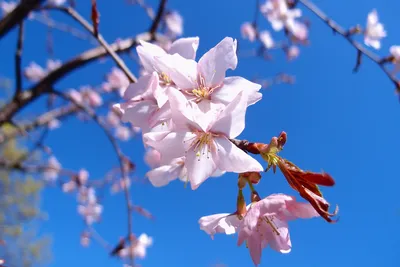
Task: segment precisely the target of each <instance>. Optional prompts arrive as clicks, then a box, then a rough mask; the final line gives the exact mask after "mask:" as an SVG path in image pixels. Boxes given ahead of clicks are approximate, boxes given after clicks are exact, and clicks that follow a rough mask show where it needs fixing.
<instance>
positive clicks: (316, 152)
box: [0, 0, 400, 267]
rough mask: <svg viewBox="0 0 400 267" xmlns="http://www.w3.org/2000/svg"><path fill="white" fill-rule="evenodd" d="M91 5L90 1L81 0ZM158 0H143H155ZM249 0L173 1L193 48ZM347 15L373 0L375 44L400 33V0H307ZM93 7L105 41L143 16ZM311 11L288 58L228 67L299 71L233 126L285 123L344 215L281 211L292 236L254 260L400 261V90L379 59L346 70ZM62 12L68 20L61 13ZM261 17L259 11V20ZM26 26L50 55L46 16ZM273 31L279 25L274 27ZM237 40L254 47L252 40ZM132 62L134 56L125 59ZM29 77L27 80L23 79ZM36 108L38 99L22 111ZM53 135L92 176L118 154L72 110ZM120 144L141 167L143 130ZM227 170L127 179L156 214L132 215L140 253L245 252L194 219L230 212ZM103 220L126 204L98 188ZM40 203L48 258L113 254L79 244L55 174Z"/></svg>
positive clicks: (99, 68) (9, 55) (282, 186)
mask: <svg viewBox="0 0 400 267" xmlns="http://www.w3.org/2000/svg"><path fill="white" fill-rule="evenodd" d="M77 2H78V7H79V9H80V10H81V11H83V12H86V17H88V15H89V5H90V1H77ZM156 2H157V1H151V3H156ZM253 2H254V1H238V0H235V1H233V0H230V1H228V0H218V1H216V0H204V1H183V0H181V1H178V0H171V1H169V7H173V8H176V9H177V10H179V11H180V12H181V14H182V15H183V16H184V19H185V36H199V37H200V48H199V53H198V54H203V53H204V52H205V51H207V50H208V49H209V48H211V47H212V46H214V45H215V44H216V43H217V42H219V41H220V40H221V39H222V38H223V37H225V36H232V37H235V38H240V31H239V28H240V25H241V23H242V22H244V21H246V20H251V19H252V18H253V13H254V4H253ZM315 2H316V4H318V5H319V6H320V7H321V8H322V9H323V10H325V11H326V12H327V13H328V14H330V15H331V16H332V17H333V18H335V19H336V20H337V21H338V22H340V24H342V25H343V26H348V27H350V26H353V25H355V24H356V23H360V24H362V25H364V23H365V21H366V16H367V13H368V12H369V11H371V10H372V9H373V8H377V10H378V13H379V16H380V19H381V20H382V22H383V23H384V24H385V27H386V29H387V32H388V37H387V38H385V39H384V40H383V47H382V49H381V51H380V53H382V55H386V54H387V53H388V49H389V47H390V45H392V44H400V36H396V34H398V32H399V31H398V25H399V23H400V19H399V17H398V12H397V11H398V10H399V9H400V2H398V1H395V0H385V1H372V0H365V1H361V0H360V1H348V0H338V1H322V0H321V1H315ZM98 7H99V10H100V13H101V23H100V31H101V32H102V33H103V35H104V37H105V38H106V39H107V40H109V41H110V42H111V41H113V40H115V39H116V38H117V37H128V36H131V35H135V34H137V33H139V32H142V31H144V30H146V29H147V28H148V25H149V24H148V23H149V21H148V19H146V17H145V16H144V14H143V12H142V11H141V10H140V9H139V8H137V7H132V6H127V5H126V4H125V1H123V0H118V1H117V0H114V1H105V0H100V1H98ZM305 16H307V17H308V18H310V20H311V33H310V40H311V45H310V46H309V47H306V48H302V49H301V56H300V58H299V59H298V60H296V61H294V62H292V63H288V62H286V61H285V59H284V56H283V54H282V53H281V52H279V51H277V53H274V60H273V61H271V62H266V61H263V60H261V59H257V58H239V66H238V68H237V70H236V71H235V72H231V73H233V74H234V75H241V76H243V77H246V78H248V79H251V78H253V77H254V76H255V75H259V76H262V77H270V76H273V75H275V74H277V73H279V72H282V71H283V72H287V73H289V74H295V75H296V83H295V84H294V85H278V86H274V87H273V88H272V89H269V90H265V91H263V99H262V101H260V102H259V103H257V104H256V105H255V106H252V107H250V108H249V109H248V113H247V121H246V122H247V125H246V129H245V131H244V133H243V134H242V136H241V138H246V139H248V140H252V141H260V142H268V141H269V140H270V138H271V136H274V135H277V134H279V132H280V131H282V130H284V131H286V132H287V134H288V142H287V145H286V146H285V151H283V153H282V156H284V157H286V158H288V159H290V160H292V161H293V162H295V163H296V164H298V165H299V166H300V167H302V168H304V169H311V170H314V171H320V170H322V169H323V170H324V171H326V172H329V173H330V174H331V175H332V176H333V177H334V178H335V179H336V181H337V185H336V186H335V187H333V188H327V189H323V190H324V194H325V196H326V198H327V199H328V200H329V201H330V202H331V203H332V204H333V205H334V204H336V203H337V204H339V206H340V216H341V220H340V222H339V223H337V224H335V225H330V224H328V223H326V222H325V221H324V220H322V219H313V220H308V221H306V220H303V221H300V220H299V221H295V222H293V223H291V224H290V230H291V237H292V244H293V249H292V252H291V253H290V254H288V255H281V254H279V253H277V252H275V251H272V250H270V249H267V250H264V253H263V257H262V263H261V266H281V267H289V266H290V267H294V266H296V267H337V266H343V267H344V266H363V267H378V266H379V267H381V266H383V267H395V266H398V264H399V262H400V242H399V239H400V234H399V231H398V229H397V228H398V225H399V224H400V202H399V201H398V197H396V194H398V188H399V186H400V180H399V178H400V177H399V174H398V173H399V172H398V167H397V166H398V165H397V164H398V152H399V148H400V141H399V140H400V139H399V136H400V126H399V123H398V122H399V119H400V112H399V111H400V103H399V101H398V98H397V97H396V96H395V95H394V88H393V85H392V83H391V82H390V81H389V80H388V79H387V78H386V77H385V76H384V74H383V73H382V72H381V71H380V70H379V68H378V67H377V66H375V65H374V64H372V63H371V62H369V61H368V60H364V62H363V64H362V66H361V69H360V72H359V73H358V74H353V73H352V68H353V66H354V63H355V56H356V52H355V51H354V49H353V48H351V47H350V46H349V45H348V43H347V42H346V41H345V40H343V39H342V38H340V37H339V36H336V37H335V36H334V35H332V32H331V30H329V29H328V28H327V27H326V26H325V25H324V24H322V23H321V22H320V21H318V20H316V18H315V17H314V16H313V15H312V14H310V13H308V12H305ZM57 18H61V19H62V20H63V21H69V20H65V19H64V17H63V16H62V15H57ZM264 25H267V23H266V22H264ZM26 30H27V31H28V34H27V36H26V45H25V50H24V60H23V63H24V65H27V64H28V63H29V62H30V61H31V60H35V61H36V62H38V63H39V64H42V65H43V64H45V60H46V54H45V46H44V44H45V38H46V30H45V28H44V27H43V26H41V25H39V24H38V23H36V22H32V23H29V24H28V25H27V26H26ZM273 36H275V38H279V37H281V34H274V35H273ZM54 39H55V40H54V42H55V54H56V57H57V58H60V59H62V60H67V59H69V58H70V57H72V56H73V55H75V54H77V53H79V52H80V51H83V50H85V49H88V48H90V45H89V44H87V43H85V42H83V41H80V40H75V39H74V38H72V37H70V36H68V35H66V34H64V33H59V32H57V31H54ZM15 41H16V33H15V32H13V33H12V34H9V35H8V37H7V40H2V41H1V43H0V48H1V49H0V58H1V62H0V74H1V75H5V76H11V75H12V74H13V71H14V66H13V57H14V46H15ZM241 45H242V47H243V48H251V47H252V46H251V45H250V44H249V43H247V42H245V41H244V42H242V43H241ZM128 64H129V65H130V66H133V62H132V61H129V60H128ZM112 65H113V64H112V62H111V61H110V60H107V61H105V62H103V63H101V64H92V65H90V66H87V67H85V68H84V69H82V70H80V71H78V72H75V73H73V74H71V75H69V76H68V77H66V78H65V79H63V80H62V81H61V82H59V83H58V84H57V87H58V88H61V89H68V88H71V87H77V86H79V85H83V84H100V83H101V82H102V81H103V77H104V74H105V73H106V72H107V71H108V70H109V69H110V67H111V66H112ZM26 84H27V83H26ZM34 108H35V109H36V110H37V111H39V107H37V106H34V107H32V108H30V110H27V111H33V110H34ZM48 141H49V144H50V145H51V146H52V147H53V149H54V152H55V154H56V155H57V156H58V158H59V159H60V161H61V162H62V163H63V165H64V166H65V167H68V168H72V169H79V168H81V167H84V168H87V169H88V170H89V171H90V174H91V178H100V176H101V175H102V174H103V173H104V172H105V171H106V170H108V169H109V168H111V167H112V166H113V165H114V164H116V158H115V156H114V154H113V151H112V149H111V146H110V144H109V143H108V142H107V140H106V138H105V137H104V135H103V133H102V132H101V131H99V130H98V128H97V127H96V126H95V125H93V124H83V123H81V122H79V121H77V120H70V121H69V122H68V123H66V124H65V125H64V126H63V127H62V128H61V129H59V130H56V131H54V132H53V133H52V134H51V135H50V138H49V140H48ZM123 148H124V151H125V152H126V153H127V154H128V155H129V156H131V157H132V158H133V159H134V161H135V162H136V163H137V172H136V176H137V177H143V175H144V174H145V172H146V171H147V170H148V169H147V167H146V166H145V165H144V163H143V159H142V156H143V147H142V144H141V143H140V138H137V139H136V140H133V141H131V142H129V143H127V144H124V145H123ZM257 189H258V190H259V192H260V194H262V195H263V196H267V195H268V194H270V193H278V192H283V193H288V194H293V195H295V196H297V193H296V192H294V191H292V190H291V189H290V188H289V186H288V185H287V183H286V181H285V179H284V177H283V176H282V175H281V174H280V173H278V174H276V175H273V174H272V173H267V174H265V175H264V176H263V180H262V182H261V184H260V185H259V186H258V187H257ZM236 191H237V188H236V175H231V174H228V175H225V176H223V177H221V178H218V179H210V180H209V181H207V182H206V183H205V184H203V185H202V186H201V187H200V188H199V189H198V190H197V191H191V190H190V189H189V188H186V189H185V188H184V187H183V184H182V183H179V182H175V183H172V184H170V185H169V186H168V187H164V188H153V187H151V185H148V184H145V185H143V184H135V185H134V186H133V188H132V190H131V192H132V195H133V200H134V202H135V203H136V204H139V205H143V206H144V207H145V208H147V209H148V210H150V211H151V212H152V213H153V214H154V215H155V216H156V220H155V221H154V222H152V221H148V220H147V219H145V218H142V217H140V216H139V215H135V216H134V231H135V233H136V234H140V233H142V232H145V233H148V234H149V235H150V236H152V237H153V238H154V245H153V246H152V247H151V248H150V249H149V250H148V256H147V258H146V259H145V260H143V261H140V263H141V264H142V266H145V267H146V266H147V267H151V266H175V267H186V266H191V267H209V266H211V265H212V264H216V263H224V264H226V265H228V266H230V267H239V266H240V267H242V266H252V262H251V258H250V256H249V253H248V251H247V249H246V248H245V247H244V246H243V247H237V246H236V238H235V237H232V236H223V235H218V236H216V238H215V240H214V241H212V240H211V239H210V237H209V236H208V235H207V234H205V233H204V232H202V231H200V230H199V225H198V223H197V221H198V219H199V218H200V217H201V216H204V215H209V214H212V213H220V212H231V211H233V210H234V208H235V197H236ZM104 206H105V210H104V214H103V215H104V216H103V221H102V222H101V223H100V224H98V226H97V230H98V231H99V232H100V233H101V234H102V235H103V236H104V237H105V238H106V239H107V240H108V241H110V242H117V240H118V238H119V236H123V235H125V234H126V214H125V204H124V200H123V196H122V195H118V196H114V197H110V196H107V197H106V198H105V200H104ZM43 207H44V209H45V210H46V211H47V212H48V213H49V215H50V217H49V220H48V221H46V222H45V223H44V224H43V228H42V230H43V232H46V233H51V234H52V235H53V238H54V246H53V249H54V251H53V252H54V261H53V263H52V264H51V266H55V267H67V266H96V267H103V266H107V267H111V266H121V263H120V262H119V261H118V260H115V259H110V258H109V257H108V255H107V253H106V252H105V251H104V249H103V248H102V247H101V246H100V245H98V244H96V243H93V244H92V245H91V247H90V248H87V249H84V248H82V247H80V245H79V235H80V233H81V230H82V229H83V223H82V221H81V219H80V218H79V216H78V214H77V212H76V201H75V198H74V197H73V196H68V195H64V194H62V193H61V191H60V189H59V188H50V189H47V190H46V192H45V193H44V195H43Z"/></svg>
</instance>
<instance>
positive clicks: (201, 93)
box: [187, 72, 218, 103]
mask: <svg viewBox="0 0 400 267" xmlns="http://www.w3.org/2000/svg"><path fill="white" fill-rule="evenodd" d="M214 74H215V72H214ZM198 80H199V81H198V82H196V83H197V88H194V89H192V90H188V91H187V93H188V94H189V95H193V96H195V97H196V98H195V102H196V103H200V102H201V101H202V100H210V99H211V94H212V93H213V92H214V90H215V89H217V88H218V86H215V87H210V86H207V85H206V80H205V79H204V77H203V76H202V75H199V79H198Z"/></svg>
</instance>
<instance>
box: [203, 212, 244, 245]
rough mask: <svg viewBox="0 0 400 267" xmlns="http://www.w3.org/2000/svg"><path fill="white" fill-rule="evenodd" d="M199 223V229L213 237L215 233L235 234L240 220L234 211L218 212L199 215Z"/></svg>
mask: <svg viewBox="0 0 400 267" xmlns="http://www.w3.org/2000/svg"><path fill="white" fill-rule="evenodd" d="M199 224H200V229H201V230H203V231H204V232H206V233H207V234H209V235H210V236H211V238H212V239H214V235H215V234H216V233H225V234H227V235H231V234H235V233H236V231H237V229H238V227H239V225H240V220H239V217H238V215H237V214H235V213H219V214H213V215H209V216H204V217H201V218H200V220H199Z"/></svg>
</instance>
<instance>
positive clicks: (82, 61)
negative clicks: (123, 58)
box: [0, 32, 163, 126]
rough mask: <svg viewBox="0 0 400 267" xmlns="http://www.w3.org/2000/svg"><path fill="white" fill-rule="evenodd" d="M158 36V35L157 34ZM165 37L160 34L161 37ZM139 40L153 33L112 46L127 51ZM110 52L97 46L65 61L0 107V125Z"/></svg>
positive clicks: (115, 50) (117, 49)
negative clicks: (65, 79)
mask: <svg viewBox="0 0 400 267" xmlns="http://www.w3.org/2000/svg"><path fill="white" fill-rule="evenodd" d="M157 37H158V36H157ZM159 38H160V39H162V38H163V37H162V36H161V35H160V37H159ZM139 40H144V41H150V40H151V35H150V34H149V33H147V32H145V33H142V34H139V35H137V36H136V37H134V38H129V39H126V40H122V41H118V42H115V43H113V44H111V45H110V48H111V49H112V50H113V51H114V52H115V53H126V52H129V51H130V50H131V49H132V48H134V47H135V46H136V45H137V44H139ZM107 55H108V52H107V51H106V49H105V48H104V47H103V46H98V47H96V48H93V49H90V50H87V51H86V52H83V53H82V54H80V55H79V56H77V57H75V58H73V59H71V60H69V61H67V62H65V63H64V64H63V65H61V66H60V67H58V68H57V69H55V70H53V71H52V72H50V73H49V74H48V75H47V76H46V77H44V78H43V79H42V80H40V81H39V82H38V83H37V84H36V85H34V86H32V87H31V88H30V89H28V90H26V91H23V92H22V93H20V94H19V95H18V96H17V98H15V99H13V100H12V101H11V102H9V103H7V104H6V105H4V106H3V107H2V108H1V109H0V126H1V125H3V124H4V123H6V122H9V121H10V119H11V118H12V117H13V116H14V115H15V114H16V113H17V112H19V111H20V110H21V109H22V108H24V107H25V106H27V105H28V104H30V103H31V102H33V101H34V100H36V98H38V97H39V96H41V95H42V94H45V93H48V92H50V91H51V86H52V85H53V84H55V83H56V82H57V81H59V80H60V79H61V78H63V77H65V76H66V75H67V74H68V73H70V72H72V71H74V70H76V69H78V68H80V67H83V66H85V65H86V64H88V63H90V62H92V61H94V60H97V59H99V58H102V57H104V56H107Z"/></svg>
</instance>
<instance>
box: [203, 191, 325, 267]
mask: <svg viewBox="0 0 400 267" xmlns="http://www.w3.org/2000/svg"><path fill="white" fill-rule="evenodd" d="M257 200H258V201H254V202H252V203H251V204H250V205H248V206H247V207H246V211H245V212H244V214H239V213H238V212H234V213H221V214H213V215H209V216H205V217H202V218H200V220H199V224H200V229H202V230H203V231H205V232H206V233H207V234H209V235H210V236H211V238H213V237H214V235H215V234H216V233H225V234H226V235H231V234H235V233H238V241H237V244H238V245H239V246H240V245H242V244H243V243H246V246H247V247H248V249H249V252H250V255H251V258H252V260H253V262H254V264H255V265H258V264H260V261H261V251H262V249H264V248H266V247H267V246H270V247H271V248H272V249H273V250H276V251H278V252H280V253H289V252H290V251H291V248H292V243H291V241H290V234H289V228H288V221H291V220H295V219H299V218H300V219H308V218H313V217H319V214H318V213H317V212H316V211H315V209H314V208H313V207H312V206H311V204H309V203H301V202H297V201H296V199H295V198H294V197H292V196H287V195H284V194H273V195H270V196H268V197H266V198H264V199H257Z"/></svg>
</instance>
